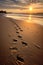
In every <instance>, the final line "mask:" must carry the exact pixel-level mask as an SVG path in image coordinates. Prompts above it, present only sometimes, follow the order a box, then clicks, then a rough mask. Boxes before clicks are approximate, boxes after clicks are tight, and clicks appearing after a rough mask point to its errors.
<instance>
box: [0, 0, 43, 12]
mask: <svg viewBox="0 0 43 65" xmlns="http://www.w3.org/2000/svg"><path fill="white" fill-rule="evenodd" d="M31 2H32V3H31ZM0 10H6V11H7V12H14V13H40V12H41V13H43V0H0Z"/></svg>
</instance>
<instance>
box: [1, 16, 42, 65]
mask: <svg viewBox="0 0 43 65" xmlns="http://www.w3.org/2000/svg"><path fill="white" fill-rule="evenodd" d="M0 65H43V26H41V25H38V24H35V23H28V22H26V21H20V20H14V19H10V18H6V17H3V16H0Z"/></svg>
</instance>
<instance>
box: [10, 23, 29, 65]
mask: <svg viewBox="0 0 43 65" xmlns="http://www.w3.org/2000/svg"><path fill="white" fill-rule="evenodd" d="M14 24H15V25H16V27H15V29H16V33H17V37H18V38H19V39H20V40H21V43H22V45H24V46H28V44H27V42H25V41H23V39H22V35H20V32H19V31H21V32H23V30H22V29H21V28H20V27H19V26H18V25H17V24H16V23H15V22H14ZM18 30H19V31H18ZM9 37H10V36H9ZM17 41H18V40H17V39H13V42H12V43H13V44H17ZM9 49H10V50H11V51H12V50H13V51H14V52H17V51H18V48H17V47H14V46H11V47H10V48H9ZM11 53H12V54H13V52H11ZM11 56H13V55H11ZM16 64H17V65H24V59H23V57H21V55H20V54H17V55H16ZM12 65H14V64H12Z"/></svg>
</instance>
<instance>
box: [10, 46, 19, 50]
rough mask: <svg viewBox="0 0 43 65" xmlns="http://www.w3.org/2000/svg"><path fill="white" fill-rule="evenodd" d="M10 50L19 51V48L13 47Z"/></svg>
mask: <svg viewBox="0 0 43 65" xmlns="http://www.w3.org/2000/svg"><path fill="white" fill-rule="evenodd" d="M9 49H11V50H18V48H16V47H12V46H11V47H10V48H9Z"/></svg>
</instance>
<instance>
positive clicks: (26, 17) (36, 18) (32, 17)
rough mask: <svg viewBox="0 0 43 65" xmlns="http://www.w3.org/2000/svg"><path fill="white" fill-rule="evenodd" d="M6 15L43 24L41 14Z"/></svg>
mask: <svg viewBox="0 0 43 65" xmlns="http://www.w3.org/2000/svg"><path fill="white" fill-rule="evenodd" d="M5 16H6V17H10V18H13V19H16V20H23V21H26V22H30V23H37V24H40V25H43V16H40V15H23V14H6V15H5Z"/></svg>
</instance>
